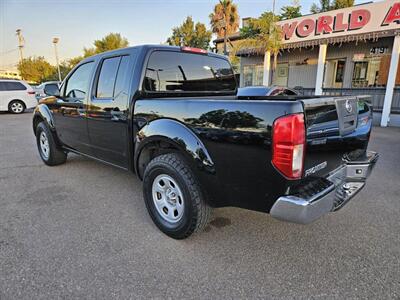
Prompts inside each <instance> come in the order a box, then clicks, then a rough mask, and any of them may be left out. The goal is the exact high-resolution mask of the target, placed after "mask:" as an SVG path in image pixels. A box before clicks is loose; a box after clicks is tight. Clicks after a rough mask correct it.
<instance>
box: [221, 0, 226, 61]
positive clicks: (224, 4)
mask: <svg viewBox="0 0 400 300" xmlns="http://www.w3.org/2000/svg"><path fill="white" fill-rule="evenodd" d="M219 3H221V4H222V5H223V7H224V21H223V22H224V23H223V25H224V55H228V52H227V51H226V35H227V33H226V28H227V24H226V4H227V3H226V1H221V0H220V1H219Z"/></svg>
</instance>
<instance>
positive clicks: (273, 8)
mask: <svg viewBox="0 0 400 300" xmlns="http://www.w3.org/2000/svg"><path fill="white" fill-rule="evenodd" d="M272 15H274V16H275V0H272Z"/></svg>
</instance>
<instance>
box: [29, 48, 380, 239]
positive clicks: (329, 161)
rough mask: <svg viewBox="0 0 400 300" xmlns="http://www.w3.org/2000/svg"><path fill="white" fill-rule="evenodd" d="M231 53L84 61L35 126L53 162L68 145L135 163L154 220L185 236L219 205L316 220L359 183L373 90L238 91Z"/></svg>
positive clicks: (178, 51) (368, 155)
mask: <svg viewBox="0 0 400 300" xmlns="http://www.w3.org/2000/svg"><path fill="white" fill-rule="evenodd" d="M236 92H237V83H236V79H235V76H234V73H233V71H232V68H231V65H230V64H229V61H228V60H227V58H225V57H223V56H220V55H216V54H213V53H209V52H207V51H204V50H201V49H196V48H189V47H181V48H179V47H169V46H152V45H145V46H138V47H132V48H126V49H120V50H116V51H111V52H106V53H102V54H100V55H96V56H93V57H90V58H87V59H85V60H84V61H82V62H81V63H80V64H79V65H78V66H76V67H75V68H74V69H73V70H72V71H71V72H70V74H69V75H68V76H67V77H66V79H65V80H64V82H63V84H62V86H61V88H60V91H59V92H57V91H56V92H54V91H53V92H52V94H50V93H51V92H50V91H46V94H47V95H48V97H46V98H43V99H42V100H40V104H39V105H38V106H37V108H36V109H35V111H34V115H33V130H34V133H35V136H36V140H37V145H38V150H39V153H40V156H41V158H42V160H43V161H44V163H45V164H47V165H50V166H54V165H59V164H62V163H64V162H65V161H66V159H67V154H68V153H69V152H73V153H77V154H82V155H85V156H88V157H90V158H94V159H96V160H99V161H102V162H105V163H108V164H111V165H114V166H117V167H120V168H123V169H126V170H129V171H132V172H135V173H136V174H137V176H138V177H139V178H140V179H141V180H142V181H143V190H144V200H145V203H146V206H147V209H148V212H149V214H150V216H151V218H152V219H153V221H154V223H155V224H156V225H157V226H158V227H159V228H160V229H161V230H162V231H163V232H164V233H166V234H167V235H169V236H171V237H173V238H177V239H182V238H186V237H188V236H189V235H191V234H192V233H193V232H195V231H198V230H199V229H201V228H203V227H204V226H205V224H206V223H207V221H208V219H209V217H210V212H211V208H213V207H224V206H235V207H241V208H246V209H251V210H256V211H260V212H265V213H270V214H271V215H272V216H273V217H275V218H277V219H280V220H285V221H290V222H296V223H302V224H307V223H310V222H312V221H314V220H316V219H317V218H319V217H321V216H322V215H324V214H326V213H328V212H333V211H336V210H338V209H339V208H341V207H342V206H343V205H344V204H345V203H347V202H348V200H350V199H351V198H352V197H353V196H354V195H355V194H356V193H357V192H359V191H360V190H361V189H362V188H363V186H364V184H365V182H366V179H367V177H368V176H369V175H370V172H371V170H372V168H373V166H374V165H375V162H376V161H377V159H378V155H377V153H375V152H371V151H367V146H368V142H369V138H370V132H371V127H372V109H371V105H370V103H369V98H368V97H303V96H297V95H295V96H286V95H277V96H252V95H244V96H237V95H236Z"/></svg>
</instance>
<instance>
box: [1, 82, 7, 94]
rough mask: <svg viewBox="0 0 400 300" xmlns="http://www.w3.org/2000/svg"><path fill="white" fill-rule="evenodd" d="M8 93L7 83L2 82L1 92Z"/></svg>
mask: <svg viewBox="0 0 400 300" xmlns="http://www.w3.org/2000/svg"><path fill="white" fill-rule="evenodd" d="M4 91H6V83H5V82H0V92H4Z"/></svg>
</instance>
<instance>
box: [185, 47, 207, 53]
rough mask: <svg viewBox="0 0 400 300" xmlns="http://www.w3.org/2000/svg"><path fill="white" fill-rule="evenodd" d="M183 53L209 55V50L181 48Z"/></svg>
mask: <svg viewBox="0 0 400 300" xmlns="http://www.w3.org/2000/svg"><path fill="white" fill-rule="evenodd" d="M181 51H183V52H191V53H197V54H208V51H207V50H204V49H200V48H193V47H181Z"/></svg>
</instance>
